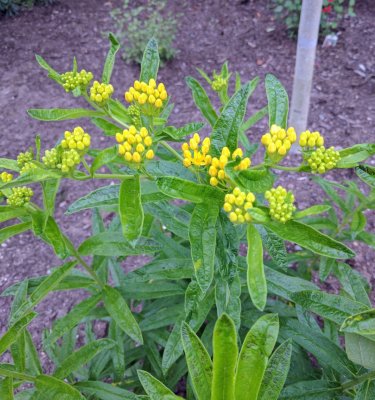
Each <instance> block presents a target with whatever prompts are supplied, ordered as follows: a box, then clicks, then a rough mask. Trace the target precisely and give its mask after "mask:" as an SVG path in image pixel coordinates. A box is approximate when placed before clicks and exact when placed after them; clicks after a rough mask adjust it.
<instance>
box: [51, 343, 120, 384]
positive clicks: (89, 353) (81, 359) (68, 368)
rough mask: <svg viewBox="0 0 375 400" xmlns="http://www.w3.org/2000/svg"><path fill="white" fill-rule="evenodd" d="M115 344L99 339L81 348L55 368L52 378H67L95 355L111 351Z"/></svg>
mask: <svg viewBox="0 0 375 400" xmlns="http://www.w3.org/2000/svg"><path fill="white" fill-rule="evenodd" d="M115 344H116V343H115V342H114V341H113V340H111V339H99V340H95V341H94V342H91V343H88V344H86V345H85V346H82V347H81V348H79V349H78V350H77V351H75V352H74V353H72V354H70V355H69V356H68V357H67V358H65V359H64V360H63V362H62V363H61V364H60V365H59V366H58V367H57V368H56V370H55V372H54V373H53V376H54V377H55V378H58V379H63V378H66V377H68V376H69V375H70V374H71V373H72V372H74V371H76V370H77V369H79V368H80V367H81V366H83V365H85V364H87V363H88V362H89V361H90V360H92V359H93V358H94V357H95V356H96V355H97V354H99V353H100V352H102V351H104V350H109V349H111V348H112V347H113V346H114V345H115Z"/></svg>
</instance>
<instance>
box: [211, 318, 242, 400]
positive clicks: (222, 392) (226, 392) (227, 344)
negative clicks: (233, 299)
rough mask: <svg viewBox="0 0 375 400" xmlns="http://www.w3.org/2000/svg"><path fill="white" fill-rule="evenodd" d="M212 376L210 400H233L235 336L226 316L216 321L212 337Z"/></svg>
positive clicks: (235, 357)
mask: <svg viewBox="0 0 375 400" xmlns="http://www.w3.org/2000/svg"><path fill="white" fill-rule="evenodd" d="M213 354H214V362H213V376H212V389H211V390H212V395H211V400H234V399H235V395H234V389H235V369H236V362H237V354H238V347H237V335H236V327H235V326H234V322H233V321H232V320H231V319H230V318H229V316H228V315H227V314H222V315H221V317H220V318H219V319H218V320H217V322H216V324H215V328H214V335H213Z"/></svg>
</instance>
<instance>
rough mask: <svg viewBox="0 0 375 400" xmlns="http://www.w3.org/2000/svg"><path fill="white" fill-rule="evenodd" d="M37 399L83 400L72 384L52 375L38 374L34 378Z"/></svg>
mask: <svg viewBox="0 0 375 400" xmlns="http://www.w3.org/2000/svg"><path fill="white" fill-rule="evenodd" d="M34 383H35V387H36V389H37V390H38V397H37V399H38V400H51V399H59V400H85V398H84V397H83V396H82V395H81V394H80V393H79V392H78V390H77V389H75V388H74V387H73V386H71V385H69V384H67V383H65V382H64V381H61V380H60V379H56V378H54V377H52V376H47V375H39V376H37V377H36V379H35V382H34Z"/></svg>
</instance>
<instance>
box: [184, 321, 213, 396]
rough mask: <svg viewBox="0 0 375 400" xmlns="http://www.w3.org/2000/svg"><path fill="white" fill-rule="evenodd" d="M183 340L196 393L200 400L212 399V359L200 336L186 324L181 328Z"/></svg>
mask: <svg viewBox="0 0 375 400" xmlns="http://www.w3.org/2000/svg"><path fill="white" fill-rule="evenodd" d="M181 338H182V344H183V346H184V351H185V357H186V363H187V365H188V369H189V377H190V379H191V380H192V384H193V389H194V393H195V395H196V397H197V399H198V400H205V399H210V398H211V383H212V361H211V358H210V356H209V354H208V352H207V350H206V349H205V347H204V345H203V343H202V342H201V341H200V340H199V338H198V336H197V335H196V334H195V333H194V331H193V330H192V329H191V328H190V326H189V325H188V324H187V323H185V322H184V323H183V324H182V327H181Z"/></svg>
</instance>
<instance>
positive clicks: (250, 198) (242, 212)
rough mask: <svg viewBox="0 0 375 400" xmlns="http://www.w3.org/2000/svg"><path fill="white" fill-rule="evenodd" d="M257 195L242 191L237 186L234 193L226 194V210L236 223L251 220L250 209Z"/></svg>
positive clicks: (231, 219)
mask: <svg viewBox="0 0 375 400" xmlns="http://www.w3.org/2000/svg"><path fill="white" fill-rule="evenodd" d="M254 201H255V196H254V194H253V193H251V192H247V193H246V192H242V191H241V189H240V188H238V187H236V188H234V189H233V191H232V193H228V194H226V195H225V203H224V207H223V208H224V211H225V212H227V213H228V217H229V219H230V221H231V222H233V223H234V224H243V223H246V222H250V221H251V215H250V214H249V212H248V210H249V209H250V208H252V207H253V203H254Z"/></svg>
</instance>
